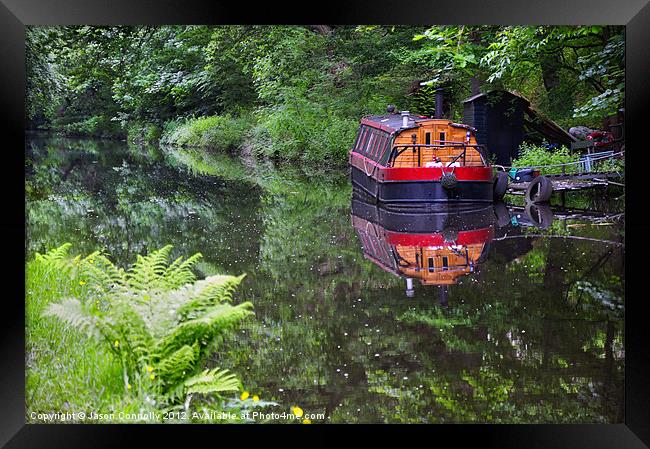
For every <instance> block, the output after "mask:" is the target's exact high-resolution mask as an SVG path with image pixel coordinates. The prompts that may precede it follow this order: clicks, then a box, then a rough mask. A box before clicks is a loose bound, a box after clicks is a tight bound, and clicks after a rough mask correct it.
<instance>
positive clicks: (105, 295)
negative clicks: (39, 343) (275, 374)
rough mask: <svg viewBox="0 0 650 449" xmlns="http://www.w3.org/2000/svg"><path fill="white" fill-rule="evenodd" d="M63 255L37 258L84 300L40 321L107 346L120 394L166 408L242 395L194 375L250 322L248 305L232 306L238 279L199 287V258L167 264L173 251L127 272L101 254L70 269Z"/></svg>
mask: <svg viewBox="0 0 650 449" xmlns="http://www.w3.org/2000/svg"><path fill="white" fill-rule="evenodd" d="M69 248H70V245H69V244H66V245H63V246H61V247H59V248H57V249H54V250H52V251H50V252H49V253H47V254H45V255H38V256H37V258H38V257H40V258H42V260H44V261H48V262H51V263H55V264H57V265H58V266H60V267H61V268H62V269H66V270H70V274H71V276H74V277H75V278H76V279H79V284H80V285H82V286H83V287H84V290H85V293H87V294H84V295H83V296H82V295H79V297H72V298H65V299H63V300H62V301H61V302H59V303H53V304H50V305H49V307H48V308H47V309H46V310H45V315H47V316H54V317H57V318H58V319H60V320H63V321H64V322H66V323H68V324H69V325H70V326H73V327H75V328H78V329H80V330H82V331H84V332H86V333H87V334H88V335H89V336H91V337H93V338H96V339H97V340H98V341H100V342H103V343H104V344H105V345H106V346H108V347H109V348H110V350H111V351H112V352H113V353H114V354H115V356H116V357H117V359H118V360H119V361H120V363H121V365H122V376H123V382H124V388H125V389H126V390H135V391H137V392H146V393H147V395H149V396H151V395H156V396H158V397H160V398H161V402H163V403H167V404H168V405H171V404H172V403H173V402H175V401H177V400H179V399H182V398H188V397H191V395H192V394H194V393H202V394H208V393H213V394H216V395H219V394H221V393H223V392H228V391H237V390H238V389H240V388H241V384H240V382H239V380H238V379H237V377H236V376H235V375H233V374H232V373H229V372H228V371H227V370H221V369H207V370H201V369H200V368H201V362H202V361H204V360H205V355H206V354H207V352H208V350H209V347H210V345H211V343H213V342H214V341H215V339H216V338H217V337H218V336H220V335H223V334H224V333H225V332H227V331H228V330H230V329H232V328H233V327H234V326H236V325H237V324H238V323H239V322H240V321H242V320H243V319H244V318H246V317H247V316H249V315H252V314H253V312H252V310H251V309H252V304H251V303H250V302H244V303H242V304H238V305H234V304H232V300H233V292H234V291H235V289H236V287H237V286H238V285H239V284H240V282H241V281H242V279H243V278H244V275H242V276H225V275H224V276H209V277H207V278H205V279H203V280H198V281H197V279H196V276H195V275H194V273H193V271H192V267H193V266H194V264H196V263H197V262H198V261H199V260H200V258H201V257H202V256H201V254H199V253H197V254H195V255H193V256H191V257H189V258H187V259H183V258H182V257H179V258H177V259H176V260H174V261H173V262H171V263H169V255H170V252H171V250H172V246H171V245H168V246H165V247H164V248H162V249H160V250H158V251H153V252H151V253H150V254H149V255H147V256H138V257H137V260H136V262H135V263H134V264H133V265H132V266H131V267H130V268H128V269H127V270H124V269H121V268H118V267H116V266H115V265H114V264H113V263H112V262H111V261H110V260H109V259H108V258H107V257H106V256H105V255H104V254H102V253H101V252H99V251H98V252H94V253H92V254H90V255H89V256H86V257H84V258H82V257H79V256H78V257H76V258H74V259H73V260H72V261H69V260H70V259H69V258H66V256H67V253H68V250H69ZM66 260H68V261H69V262H65V261H66ZM187 402H188V401H186V403H187Z"/></svg>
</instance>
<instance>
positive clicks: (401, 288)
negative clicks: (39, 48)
mask: <svg viewBox="0 0 650 449" xmlns="http://www.w3.org/2000/svg"><path fill="white" fill-rule="evenodd" d="M26 161H27V162H26V199H27V204H26V219H27V242H26V245H27V252H28V257H31V255H33V254H34V253H35V252H37V251H38V252H43V251H46V250H47V249H50V248H53V247H56V246H59V245H61V244H63V243H65V242H70V243H72V245H73V249H72V252H73V253H75V254H77V253H86V254H87V253H90V252H92V251H94V250H95V249H98V248H104V249H105V250H106V251H107V253H108V254H109V255H110V257H111V258H112V259H113V260H114V261H116V262H117V263H119V264H120V265H122V266H126V265H128V264H129V263H132V262H133V261H134V260H135V257H136V255H137V254H139V253H144V252H147V251H150V250H153V249H158V248H161V247H163V246H164V245H166V244H170V243H171V244H173V245H174V256H178V255H187V256H189V255H191V254H194V253H196V252H201V253H202V254H203V256H204V257H203V259H202V261H201V262H200V263H199V264H198V265H197V271H198V273H199V275H209V274H214V273H228V274H241V273H246V274H247V276H246V278H245V280H244V282H243V283H242V284H241V286H240V288H239V290H238V292H237V300H238V301H245V300H249V301H251V302H252V303H253V304H254V306H255V314H256V315H255V317H254V318H253V319H250V320H249V321H248V322H246V324H244V325H243V326H242V327H241V328H240V329H239V330H238V331H237V333H235V334H233V335H230V336H228V337H227V338H226V339H225V341H224V342H223V345H222V348H223V350H222V351H220V352H219V353H218V354H216V355H215V356H214V357H213V360H211V361H210V366H219V367H222V368H228V369H230V370H232V371H233V372H235V373H236V374H237V375H238V376H239V377H240V378H241V379H242V381H243V383H244V385H245V386H246V388H247V389H248V390H249V391H250V392H251V394H257V395H259V397H260V398H261V399H262V400H263V401H273V402H276V403H278V404H279V405H278V406H277V411H279V412H282V411H286V410H288V407H289V406H292V405H299V406H300V407H301V408H302V409H303V410H304V411H305V412H306V413H321V414H323V416H324V418H322V419H316V420H314V421H316V422H321V421H325V422H340V423H383V422H387V423H403V422H415V423H419V422H421V423H459V422H488V423H592V422H597V423H617V422H622V421H623V409H624V404H623V381H624V361H625V349H624V339H623V335H624V334H623V316H624V295H623V291H624V282H625V279H624V215H623V212H624V210H623V205H622V204H623V200H622V198H621V196H622V194H623V192H622V191H618V192H617V191H611V192H608V196H609V198H610V199H609V200H607V201H605V200H603V199H602V198H601V195H587V194H581V195H573V196H567V197H566V198H565V199H564V205H563V206H562V205H557V204H554V205H553V207H552V208H543V207H542V208H532V209H531V208H530V207H528V208H526V207H524V205H523V203H521V202H520V201H518V198H513V199H510V200H509V204H507V205H499V206H497V207H494V208H493V207H492V206H490V207H489V208H480V209H477V210H469V211H464V212H463V213H453V214H444V213H431V211H428V212H427V211H411V212H409V213H406V214H404V213H396V212H391V211H385V210H380V209H377V208H376V207H375V206H373V205H372V204H369V203H368V202H367V201H365V199H364V198H362V197H360V196H357V195H356V194H355V195H353V192H352V189H351V187H350V185H349V181H348V178H347V174H346V173H341V172H337V173H326V172H322V171H314V172H309V171H306V169H305V167H300V168H298V167H290V166H289V167H287V166H284V167H276V166H274V165H273V164H272V163H269V162H259V161H255V160H254V159H252V158H249V159H246V158H245V159H239V158H234V157H230V156H226V155H219V154H210V153H206V152H203V151H195V150H183V151H180V150H172V149H166V148H157V147H151V148H142V147H140V148H135V147H130V146H128V145H127V144H125V143H119V142H118V143H116V142H106V141H98V140H72V139H62V138H53V137H43V136H31V137H30V138H29V139H28V141H27V148H26ZM409 279H410V280H409ZM268 411H273V408H270V409H269V410H268Z"/></svg>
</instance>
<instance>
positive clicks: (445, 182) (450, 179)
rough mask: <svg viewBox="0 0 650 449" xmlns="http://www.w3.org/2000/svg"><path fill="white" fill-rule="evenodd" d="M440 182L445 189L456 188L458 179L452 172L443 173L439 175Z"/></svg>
mask: <svg viewBox="0 0 650 449" xmlns="http://www.w3.org/2000/svg"><path fill="white" fill-rule="evenodd" d="M440 184H441V185H442V187H443V188H445V189H447V190H452V189H455V188H456V185H457V184H458V179H457V178H456V175H454V174H453V173H444V174H443V175H442V176H441V177H440Z"/></svg>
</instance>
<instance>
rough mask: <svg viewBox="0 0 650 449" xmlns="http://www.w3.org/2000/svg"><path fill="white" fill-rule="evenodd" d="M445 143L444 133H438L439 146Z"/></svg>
mask: <svg viewBox="0 0 650 449" xmlns="http://www.w3.org/2000/svg"><path fill="white" fill-rule="evenodd" d="M444 144H445V133H440V146H444Z"/></svg>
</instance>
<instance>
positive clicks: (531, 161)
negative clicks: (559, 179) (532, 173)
mask: <svg viewBox="0 0 650 449" xmlns="http://www.w3.org/2000/svg"><path fill="white" fill-rule="evenodd" d="M579 158H580V156H579V155H577V154H571V153H569V150H568V149H567V148H566V147H560V148H557V149H548V148H546V147H545V146H537V145H534V144H530V143H526V142H524V143H522V144H521V145H520V146H519V157H518V158H516V159H514V160H513V161H512V166H513V167H517V168H526V167H540V166H543V165H553V167H543V168H540V171H541V172H542V173H544V174H553V173H563V171H562V170H563V167H562V166H561V165H558V164H568V165H565V166H564V172H565V173H576V172H577V171H578V168H579V165H578V164H575V162H577V161H578V160H579Z"/></svg>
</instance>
